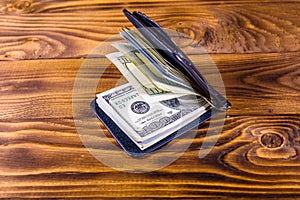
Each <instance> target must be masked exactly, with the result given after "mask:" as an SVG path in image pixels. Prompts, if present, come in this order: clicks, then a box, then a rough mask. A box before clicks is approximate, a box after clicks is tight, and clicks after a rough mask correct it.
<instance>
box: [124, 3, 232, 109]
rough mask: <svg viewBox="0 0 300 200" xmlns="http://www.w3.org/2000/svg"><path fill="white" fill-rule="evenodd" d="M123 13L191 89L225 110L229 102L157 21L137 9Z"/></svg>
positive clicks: (216, 106)
mask: <svg viewBox="0 0 300 200" xmlns="http://www.w3.org/2000/svg"><path fill="white" fill-rule="evenodd" d="M123 13H124V14H125V16H126V17H127V18H128V20H129V21H130V22H131V23H132V24H133V25H134V26H135V27H136V28H137V29H138V31H139V32H140V33H141V34H142V35H143V36H144V37H145V38H146V40H147V41H148V42H149V43H150V44H151V45H152V46H153V47H154V48H155V49H156V50H157V51H158V52H159V53H160V54H161V55H162V57H163V58H164V59H165V60H166V61H167V63H169V64H170V66H172V67H173V68H175V69H177V70H179V71H181V72H182V73H183V74H184V75H185V76H186V77H188V79H189V80H190V83H191V86H192V87H193V89H195V90H196V91H197V92H198V93H199V94H200V95H201V96H202V97H203V98H204V99H206V101H207V102H208V103H209V104H211V106H212V107H214V108H216V109H218V110H221V111H226V110H228V109H229V108H230V106H231V104H230V102H229V101H227V99H225V98H224V96H223V95H221V94H220V93H219V92H218V91H216V90H215V89H214V88H213V87H212V86H211V85H210V84H209V83H208V81H207V80H206V79H205V77H203V76H202V74H201V73H200V72H199V71H198V70H197V68H196V67H195V66H194V64H193V63H192V62H191V61H190V59H189V58H188V57H187V56H186V55H185V54H184V53H183V52H182V51H181V50H180V48H178V47H177V45H176V44H175V43H174V42H173V40H172V39H171V38H170V37H169V35H168V34H167V33H166V31H165V30H164V29H163V28H161V27H160V25H159V24H158V23H156V22H155V21H154V20H152V19H151V18H149V17H148V16H146V15H145V14H143V13H141V12H139V11H134V12H133V13H130V12H129V11H128V10H126V9H124V10H123Z"/></svg>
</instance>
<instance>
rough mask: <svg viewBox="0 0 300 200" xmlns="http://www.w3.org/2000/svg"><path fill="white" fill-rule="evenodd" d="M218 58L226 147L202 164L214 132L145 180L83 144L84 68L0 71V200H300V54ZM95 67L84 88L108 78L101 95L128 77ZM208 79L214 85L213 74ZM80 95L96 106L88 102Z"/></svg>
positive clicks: (77, 62)
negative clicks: (225, 103)
mask: <svg viewBox="0 0 300 200" xmlns="http://www.w3.org/2000/svg"><path fill="white" fill-rule="evenodd" d="M212 58H213V60H214V61H215V63H216V65H217V66H218V67H219V70H220V72H221V74H222V77H223V80H224V84H225V86H226V89H227V95H228V98H229V99H230V101H231V102H232V104H233V107H232V109H231V110H230V111H229V112H228V115H229V116H228V117H227V118H226V121H225V126H224V127H223V131H222V134H221V135H220V137H219V139H218V142H217V143H216V145H215V147H214V148H213V150H212V151H211V152H210V154H209V155H208V156H206V157H205V158H203V159H199V157H198V154H199V148H200V146H201V144H202V143H203V140H204V136H205V133H206V130H207V128H208V123H206V124H204V125H203V126H201V128H200V129H199V131H198V132H197V136H196V138H195V139H194V141H193V143H192V144H191V146H190V147H189V149H188V150H187V151H186V152H185V153H184V154H183V155H182V156H181V157H180V158H179V159H178V160H177V161H176V162H174V163H173V164H171V165H169V166H167V167H165V168H163V169H160V170H158V171H155V172H151V173H146V174H144V173H142V174H132V173H123V172H118V171H116V170H113V169H111V168H110V167H108V166H105V165H103V164H102V163H101V162H99V161H98V160H97V159H95V158H94V157H93V156H92V155H91V154H90V153H89V152H88V151H87V149H86V148H85V147H84V145H83V143H82V142H81V140H80V138H79V135H78V133H77V130H76V126H75V124H74V121H73V113H72V89H73V84H74V80H75V76H76V75H77V72H78V70H79V68H80V66H81V65H82V64H83V62H84V61H86V60H85V59H58V60H36V61H32V60H31V61H6V62H1V63H0V69H1V72H2V73H1V75H0V91H1V97H0V102H1V104H0V142H1V144H0V148H1V151H0V152H1V153H0V172H1V173H0V174H1V175H0V182H1V185H2V187H1V189H0V191H1V194H0V196H1V197H2V198H25V197H28V198H29V197H30V198H54V197H56V198H63V197H64V198H93V199H94V198H124V199H127V198H129V197H135V198H140V197H148V198H152V197H153V198H154V197H156V198H167V197H173V198H174V197H176V198H192V199H195V198H204V199H209V198H212V199H215V198H221V197H226V198H240V197H243V198H272V197H277V198H281V197H282V198H288V197H291V198H299V197H300V194H299V193H300V190H299V188H300V182H299V180H298V179H299V175H300V174H299V168H300V166H299V165H300V163H299V132H300V124H299V122H300V116H299V110H300V109H299V108H300V107H299V104H298V102H299V94H300V93H299V79H298V76H299V70H298V69H299V53H298V52H295V53H272V54H240V55H235V54H214V55H212ZM90 61H91V63H96V64H97V65H95V64H94V65H91V66H90V67H89V68H87V70H86V71H85V73H82V74H81V75H80V76H79V78H80V79H82V80H83V81H86V80H92V79H96V80H98V79H99V75H98V73H99V71H102V72H103V74H102V76H101V80H100V81H99V83H98V88H97V89H95V93H96V92H100V91H104V90H107V89H109V88H111V87H114V85H115V84H116V83H117V82H118V81H119V80H120V78H121V74H120V73H119V72H118V71H117V70H116V68H115V67H114V66H112V65H106V63H107V62H108V61H106V62H105V61H104V60H103V59H102V58H97V59H92V58H90ZM105 67H106V68H105ZM206 72H207V76H213V74H212V73H210V70H209V68H208V67H207V69H206ZM274 74H276V77H274ZM121 79H122V78H121ZM81 95H82V96H81V99H82V100H84V101H86V100H90V99H89V98H90V97H89V96H86V95H85V93H84V92H83V93H82V94H81ZM251 101H252V102H251ZM77 105H79V106H80V105H81V104H80V102H79V104H75V106H77ZM101 127H102V128H103V126H101ZM95 131H96V130H95ZM106 134H107V135H109V133H108V132H107V131H106ZM215 137H216V136H215V135H212V136H210V138H212V139H214V138H215ZM96 138H97V137H95V136H92V140H93V141H94V142H95V144H96V143H98V142H100V141H101V138H98V139H96ZM110 139H111V140H110V141H113V139H112V138H110ZM206 139H207V138H206ZM208 139H209V138H208ZM181 142H183V143H185V142H190V141H188V140H182V141H181ZM114 144H115V142H114ZM100 150H101V149H100ZM101 152H102V153H106V154H108V155H115V154H116V153H117V152H115V151H114V150H108V149H102V150H101Z"/></svg>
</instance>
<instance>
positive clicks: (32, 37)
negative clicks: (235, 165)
mask: <svg viewBox="0 0 300 200" xmlns="http://www.w3.org/2000/svg"><path fill="white" fill-rule="evenodd" d="M169 5H170V2H169V1H155V2H152V3H143V1H137V2H136V1H130V2H126V3H123V2H121V1H115V2H111V1H94V0H86V1H75V0H70V1H57V0H49V1H2V2H1V3H0V15H1V18H0V26H1V28H2V29H1V33H0V43H1V44H0V60H16V59H39V58H75V57H76V58H78V57H85V56H87V55H88V54H89V53H90V51H91V50H92V49H94V48H95V47H96V46H97V45H99V43H101V42H102V41H104V40H105V39H108V38H110V37H111V36H113V35H117V34H118V32H119V30H120V27H121V26H131V25H130V23H129V22H128V21H127V20H126V18H125V17H124V16H123V14H122V12H121V11H122V8H124V7H127V8H128V9H130V10H141V11H143V12H145V13H147V14H148V15H149V16H150V17H152V18H153V19H154V20H156V21H158V22H159V23H160V24H161V25H162V26H163V27H165V28H167V29H172V30H177V31H179V32H183V33H185V34H187V35H189V36H190V37H191V38H193V39H194V40H195V41H196V42H197V43H199V44H201V45H203V46H204V47H205V48H206V49H207V50H208V52H210V53H242V52H245V53H253V52H288V51H299V50H300V43H299V41H300V40H299V37H300V35H299V26H300V21H299V15H298V12H299V9H300V3H299V2H298V1H288V2H280V1H264V2H260V1H238V2H237V1H222V3H220V2H217V1H203V2H202V1H201V2H197V1H174V2H172V6H169Z"/></svg>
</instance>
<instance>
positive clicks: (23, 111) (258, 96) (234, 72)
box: [0, 53, 300, 121]
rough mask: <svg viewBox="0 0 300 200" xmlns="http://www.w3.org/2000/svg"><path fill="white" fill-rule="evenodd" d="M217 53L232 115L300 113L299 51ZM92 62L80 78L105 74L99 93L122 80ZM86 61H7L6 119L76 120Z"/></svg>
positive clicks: (0, 82) (2, 79) (2, 84)
mask: <svg viewBox="0 0 300 200" xmlns="http://www.w3.org/2000/svg"><path fill="white" fill-rule="evenodd" d="M211 57H212V59H213V60H214V62H215V63H216V66H217V67H218V68H219V70H220V72H221V74H222V78H223V81H224V86H225V88H226V93H227V97H228V99H229V100H230V102H231V103H232V105H233V108H232V109H231V110H230V111H229V112H228V114H229V115H262V114H263V115H269V114H293V115H297V114H299V110H300V109H299V108H300V107H299V103H298V102H299V98H300V96H299V94H300V93H299V90H300V88H299V85H300V84H299V80H300V79H299V78H298V77H299V73H300V71H299V69H300V68H299V53H280V54H278V53H274V54H242V55H230V54H216V55H212V56H211ZM91 60H93V62H96V64H94V65H91V66H90V67H87V69H86V72H85V73H83V74H82V75H81V76H80V78H79V79H80V80H99V77H100V76H101V79H100V81H99V84H98V89H97V90H96V88H95V89H94V90H95V93H94V94H96V93H97V92H102V91H105V90H108V89H110V88H113V87H115V85H116V84H117V83H118V81H119V79H121V78H122V76H121V74H120V72H119V71H118V70H117V69H116V68H115V67H114V66H113V65H110V64H109V61H108V60H106V59H105V60H104V59H102V58H99V59H91ZM83 61H84V59H66V60H60V59H59V60H43V61H39V60H37V61H15V62H1V63H0V68H1V69H2V73H1V74H0V91H1V96H0V101H1V105H0V106H1V109H0V119H1V120H5V121H10V120H13V119H15V118H16V117H17V118H24V119H27V118H33V119H38V118H40V117H41V116H48V117H49V118H72V90H73V85H74V80H75V77H76V75H77V72H78V69H79V68H80V66H81V65H82V64H83ZM93 62H92V61H91V63H93ZM196 64H197V63H196ZM200 69H201V67H200ZM201 70H203V69H201ZM101 72H103V73H102V74H101ZM205 72H206V73H207V77H208V78H209V77H210V76H213V75H214V74H210V71H209V70H205ZM78 76H79V75H78ZM212 84H213V83H212ZM87 89H88V88H87ZM94 94H93V95H92V96H91V95H90V96H88V95H84V94H83V97H82V98H84V99H87V100H92V99H93V98H94ZM49 105H50V106H49Z"/></svg>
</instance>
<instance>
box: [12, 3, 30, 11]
mask: <svg viewBox="0 0 300 200" xmlns="http://www.w3.org/2000/svg"><path fill="white" fill-rule="evenodd" d="M30 6H31V2H30V1H17V2H15V4H14V8H15V9H16V10H26V9H27V8H29V7H30Z"/></svg>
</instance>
